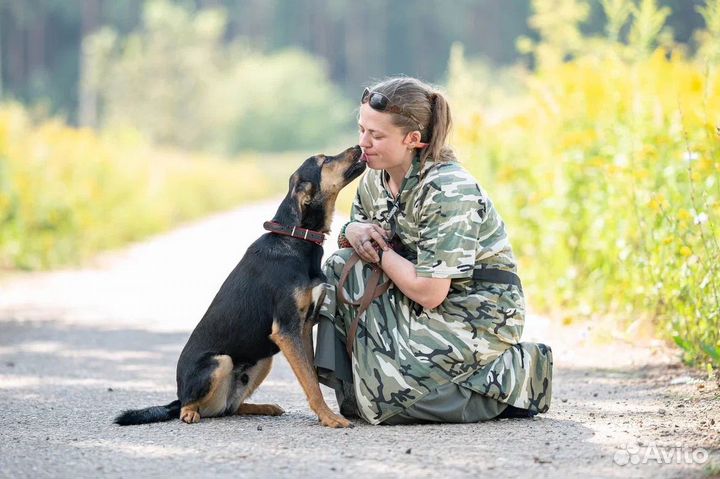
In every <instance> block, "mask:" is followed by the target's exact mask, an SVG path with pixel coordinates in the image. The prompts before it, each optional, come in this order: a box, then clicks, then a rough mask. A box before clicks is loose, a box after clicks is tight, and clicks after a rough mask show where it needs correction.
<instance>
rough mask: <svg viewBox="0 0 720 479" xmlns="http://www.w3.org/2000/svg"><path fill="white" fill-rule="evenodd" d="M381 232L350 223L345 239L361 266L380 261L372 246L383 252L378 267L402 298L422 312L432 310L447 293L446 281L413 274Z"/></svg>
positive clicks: (370, 226)
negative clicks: (358, 258)
mask: <svg viewBox="0 0 720 479" xmlns="http://www.w3.org/2000/svg"><path fill="white" fill-rule="evenodd" d="M385 235H386V233H385V230H383V229H382V228H381V227H380V226H378V225H376V224H372V223H359V222H353V223H350V224H349V225H348V226H347V228H346V229H345V237H346V238H347V239H348V241H349V242H350V244H351V245H352V247H353V248H354V249H355V251H357V253H358V255H360V257H361V258H362V259H363V261H365V262H369V263H377V262H378V261H379V260H380V258H379V256H378V254H377V253H376V252H375V249H374V247H373V244H372V243H373V242H375V243H377V244H378V245H379V246H380V247H381V248H382V249H383V255H382V262H381V267H382V269H383V271H384V272H385V274H387V275H388V277H389V278H390V279H391V280H392V281H393V283H395V286H397V287H398V288H400V291H402V292H403V293H404V294H405V296H407V297H408V298H410V299H412V300H413V301H415V302H416V303H419V304H420V305H422V306H423V307H424V308H430V309H432V308H436V307H438V306H439V305H440V303H442V302H443V301H444V300H445V298H446V297H447V295H448V291H449V290H450V279H449V278H423V277H419V276H417V274H416V273H415V265H414V264H413V263H412V262H411V261H408V260H406V259H405V258H403V257H402V256H400V255H399V254H397V253H396V252H394V251H393V250H392V249H390V247H389V246H388V244H387V243H386V241H385Z"/></svg>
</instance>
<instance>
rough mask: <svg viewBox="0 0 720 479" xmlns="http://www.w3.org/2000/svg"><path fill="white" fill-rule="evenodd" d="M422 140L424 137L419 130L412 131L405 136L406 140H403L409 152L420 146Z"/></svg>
mask: <svg viewBox="0 0 720 479" xmlns="http://www.w3.org/2000/svg"><path fill="white" fill-rule="evenodd" d="M421 138H422V135H421V134H420V132H419V131H418V130H415V131H411V132H410V133H408V134H407V135H405V139H404V140H403V145H405V146H406V147H407V148H408V149H409V150H413V149H415V148H417V147H419V146H420V145H418V143H420V139H421Z"/></svg>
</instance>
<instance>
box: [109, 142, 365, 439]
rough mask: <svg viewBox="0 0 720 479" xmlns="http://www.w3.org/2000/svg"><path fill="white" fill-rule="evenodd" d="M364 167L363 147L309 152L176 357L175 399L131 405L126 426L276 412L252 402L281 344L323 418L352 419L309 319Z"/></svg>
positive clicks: (337, 422) (122, 420) (338, 423)
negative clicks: (331, 390) (338, 225)
mask: <svg viewBox="0 0 720 479" xmlns="http://www.w3.org/2000/svg"><path fill="white" fill-rule="evenodd" d="M365 168H366V163H365V161H364V160H363V158H362V151H361V149H360V147H359V146H354V147H352V148H348V149H347V150H345V151H344V152H342V153H340V154H338V155H336V156H325V155H316V156H312V157H310V158H308V159H307V160H305V161H304V162H303V164H302V165H301V166H300V167H299V168H298V169H297V171H295V173H293V175H292V176H291V177H290V184H289V190H288V193H287V196H286V197H285V198H284V199H283V201H282V203H281V204H280V206H279V208H278V210H277V213H276V214H275V217H274V218H273V221H272V222H266V223H265V225H264V227H265V229H267V230H269V231H270V232H268V233H265V234H263V235H262V236H261V237H260V238H259V239H257V240H256V241H255V242H254V243H253V244H252V245H251V246H250V247H249V248H248V249H247V251H246V253H245V255H244V256H243V258H242V259H241V260H240V262H239V263H238V265H237V266H236V267H235V269H234V270H233V271H232V272H231V273H230V275H229V276H228V277H227V279H226V280H225V282H224V283H223V284H222V286H221V287H220V290H219V291H218V293H217V294H216V296H215V298H214V299H213V301H212V303H211V304H210V306H209V307H208V310H207V312H206V313H205V315H204V316H203V317H202V319H201V321H200V322H199V323H198V325H197V326H196V327H195V330H194V331H193V332H192V334H191V335H190V338H189V339H188V341H187V343H186V344H185V347H184V348H183V350H182V353H181V354H180V358H179V360H178V363H177V378H176V379H177V400H175V401H173V402H171V403H169V404H167V405H165V406H152V407H148V408H145V409H136V410H127V411H125V412H123V413H121V414H120V415H118V416H117V417H116V418H115V423H116V424H119V425H121V426H127V425H134V424H147V423H152V422H160V421H168V420H171V419H174V418H178V417H179V418H180V419H181V420H182V421H183V422H185V423H188V424H191V423H197V422H199V421H200V418H201V417H218V416H227V415H233V414H241V415H244V414H258V415H270V416H278V415H281V414H283V412H284V411H283V409H282V408H280V407H279V406H278V405H276V404H249V403H247V402H245V401H246V399H248V398H249V397H250V395H251V394H252V393H253V391H255V389H256V388H257V387H258V386H259V385H260V383H262V381H263V380H264V379H265V378H266V377H267V375H268V373H269V372H270V367H271V365H272V358H273V356H274V355H275V354H276V353H278V352H279V351H282V352H283V354H284V355H285V357H286V358H287V360H288V362H289V363H290V366H291V367H292V370H293V372H294V373H295V376H296V377H297V379H298V381H299V382H300V385H301V386H302V388H303V390H304V392H305V395H306V396H307V399H308V403H309V405H310V408H311V409H312V410H313V411H314V412H315V414H317V416H318V419H319V420H320V422H321V423H322V424H323V425H324V426H328V427H333V428H338V427H352V423H351V422H350V421H348V420H347V419H345V418H344V417H341V416H339V415H336V414H335V413H333V412H332V411H331V410H330V408H329V407H328V405H327V404H326V403H325V401H324V399H323V397H322V394H321V392H320V385H319V383H318V379H317V375H316V373H315V370H314V367H313V364H312V361H313V345H312V327H313V325H314V324H315V322H316V321H317V313H318V310H319V308H320V305H321V304H322V302H323V300H324V297H325V287H324V283H325V282H326V279H327V278H326V277H325V275H324V274H323V273H322V271H321V264H320V263H321V260H322V256H323V248H322V240H323V239H324V235H325V233H328V232H329V231H330V223H331V221H332V216H333V212H334V209H335V200H336V198H337V195H338V193H339V192H340V190H341V189H342V188H343V187H345V186H347V185H348V184H349V183H350V182H351V181H353V180H354V179H355V178H357V177H358V176H360V175H361V174H362V172H363V171H364V170H365Z"/></svg>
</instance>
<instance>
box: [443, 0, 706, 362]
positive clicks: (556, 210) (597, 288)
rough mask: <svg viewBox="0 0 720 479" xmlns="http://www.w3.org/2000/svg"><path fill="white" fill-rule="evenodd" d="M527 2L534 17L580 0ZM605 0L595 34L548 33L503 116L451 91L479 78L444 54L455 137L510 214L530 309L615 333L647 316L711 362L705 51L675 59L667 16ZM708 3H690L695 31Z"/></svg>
mask: <svg viewBox="0 0 720 479" xmlns="http://www.w3.org/2000/svg"><path fill="white" fill-rule="evenodd" d="M534 3H535V6H536V7H542V8H538V11H540V12H546V11H550V7H552V8H556V9H558V11H563V10H562V5H560V4H563V3H564V4H567V5H578V4H579V3H580V2H578V1H576V0H567V1H566V2H563V1H562V0H555V1H552V2H551V1H544V0H536V1H535V2H534ZM603 5H604V7H605V8H606V9H607V12H606V13H607V18H609V22H610V24H609V25H608V28H607V30H606V32H607V36H606V37H605V38H585V39H583V41H581V42H580V43H579V44H577V45H573V46H569V47H568V48H567V49H565V50H563V46H562V43H561V42H555V40H554V38H555V37H553V36H549V37H548V40H547V41H549V42H550V45H551V46H552V47H553V49H554V51H555V52H556V53H555V56H553V57H551V59H550V60H547V59H546V58H548V57H543V58H537V57H536V61H537V64H538V67H539V68H538V70H537V71H536V72H535V73H527V74H526V75H525V77H524V83H525V88H526V89H525V92H524V93H523V94H521V95H518V94H514V95H510V96H509V97H508V98H506V99H504V100H503V101H502V103H501V104H500V105H499V106H500V108H501V110H502V112H501V113H497V112H496V111H495V110H493V109H492V108H490V107H489V106H488V105H482V104H478V103H473V102H469V101H465V98H466V96H467V97H468V98H472V95H473V94H474V93H472V92H477V91H482V90H483V89H484V88H485V85H484V84H481V83H475V84H473V82H472V81H468V76H467V74H466V73H465V74H463V71H464V69H465V67H464V66H463V63H462V58H459V59H458V58H456V59H455V60H454V61H453V62H451V65H450V70H451V76H450V83H449V90H450V92H451V94H452V96H453V98H454V99H455V101H454V105H455V109H456V111H457V115H456V116H457V118H458V123H457V129H456V136H455V142H456V145H458V147H459V149H460V150H461V153H462V156H463V157H464V158H465V161H466V162H467V164H468V165H469V167H470V169H471V170H472V171H473V172H474V173H475V174H476V176H477V177H478V178H479V179H480V180H481V182H482V183H483V185H484V186H485V187H486V188H487V189H488V190H490V192H491V195H492V197H493V199H494V201H495V202H496V203H497V204H498V205H499V208H500V211H501V213H502V214H503V217H504V218H505V220H506V221H507V223H509V228H510V231H511V233H512V234H513V238H514V243H513V244H514V246H515V248H516V250H517V253H518V255H519V257H520V267H521V274H522V276H523V278H524V279H525V282H526V283H527V286H528V288H527V289H528V291H529V293H530V294H529V296H530V298H531V299H530V301H531V303H532V304H533V305H534V306H535V307H538V308H541V309H544V310H546V311H566V312H567V311H571V312H572V311H575V313H574V314H576V315H584V316H589V315H593V314H611V315H615V316H617V317H619V318H624V319H623V320H620V326H621V328H624V327H628V330H629V331H632V330H633V328H634V326H636V325H637V322H638V321H642V320H644V319H645V318H651V319H652V320H654V321H655V324H656V325H657V327H658V329H659V331H660V332H661V333H662V334H663V335H665V336H666V337H671V338H673V339H674V341H675V342H676V343H677V344H678V345H679V346H680V347H681V348H682V349H683V351H684V353H685V357H686V359H687V360H688V361H690V362H693V363H695V364H707V365H711V364H712V365H714V367H715V368H717V367H718V366H720V333H719V330H720V275H719V274H718V268H719V267H720V266H719V265H720V243H719V239H720V174H719V173H720V130H718V128H719V127H720V72H719V71H718V63H717V57H714V58H715V59H716V60H715V62H714V63H712V62H710V63H708V57H707V56H705V57H704V58H700V57H699V56H698V58H697V59H689V58H687V57H686V56H685V55H684V50H685V49H684V48H682V46H680V45H669V44H668V43H667V42H668V40H667V36H665V37H664V36H663V34H662V31H663V24H662V20H663V19H664V18H666V17H667V14H668V13H669V12H667V11H665V10H663V9H660V8H657V6H656V5H655V2H653V1H649V0H641V1H640V3H639V4H637V3H635V2H632V1H629V0H625V1H623V0H608V1H604V2H603ZM717 5H718V2H717V0H712V1H711V2H707V5H706V6H705V7H704V9H703V12H704V14H705V20H706V23H707V25H708V28H709V29H712V28H717V25H718V23H717V22H719V21H720V13H719V12H720V9H719V8H718V7H717ZM626 22H628V23H627V24H626ZM538 25H539V24H538ZM621 32H625V33H621ZM623 35H627V36H628V38H627V40H629V42H628V43H621V42H623V41H624V40H625V39H623V38H622V36H623ZM699 36H700V37H701V38H705V39H706V41H707V42H708V44H707V45H705V46H703V48H701V49H700V52H707V51H710V50H711V47H712V45H716V44H717V43H716V42H717V38H718V37H717V35H715V36H714V37H713V35H712V34H711V33H709V32H702V33H701V34H700V35H699ZM545 41H546V37H545V34H544V31H543V30H541V40H540V42H539V43H537V44H536V45H534V46H531V48H530V50H531V51H532V52H534V53H536V54H538V55H542V54H543V52H547V51H548V50H547V49H544V47H545V46H546V44H545ZM708 45H710V46H708ZM709 49H710V50H709ZM568 53H570V54H571V55H570V56H568V55H567V54H568ZM558 58H564V59H565V61H557V60H558ZM508 105H510V108H508ZM565 314H568V313H565ZM569 314H570V315H572V314H573V313H569ZM569 317H571V316H569ZM568 320H569V319H568ZM633 323H635V324H633Z"/></svg>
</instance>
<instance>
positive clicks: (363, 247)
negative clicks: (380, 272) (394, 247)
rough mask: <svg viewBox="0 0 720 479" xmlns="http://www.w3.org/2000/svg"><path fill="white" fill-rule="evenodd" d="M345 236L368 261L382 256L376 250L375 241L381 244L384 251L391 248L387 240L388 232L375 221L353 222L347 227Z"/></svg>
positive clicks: (375, 260) (364, 259)
mask: <svg viewBox="0 0 720 479" xmlns="http://www.w3.org/2000/svg"><path fill="white" fill-rule="evenodd" d="M345 237H346V238H347V240H348V241H349V242H350V244H351V245H352V247H353V248H354V249H355V251H357V254H358V255H359V256H360V258H361V259H362V260H363V261H365V262H366V263H377V262H379V261H380V256H379V255H378V254H377V252H376V251H375V247H374V246H373V243H375V244H377V245H378V246H380V248H382V249H383V251H386V250H387V249H389V248H390V247H389V246H388V244H387V241H386V238H387V232H386V231H385V230H384V229H382V228H381V227H380V226H379V225H376V224H373V223H360V222H352V223H350V224H349V225H347V226H346V227H345Z"/></svg>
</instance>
